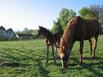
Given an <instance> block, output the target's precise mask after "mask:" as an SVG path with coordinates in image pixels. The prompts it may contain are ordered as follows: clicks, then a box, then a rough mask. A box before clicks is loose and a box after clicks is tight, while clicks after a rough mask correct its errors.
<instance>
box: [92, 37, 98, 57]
mask: <svg viewBox="0 0 103 77" xmlns="http://www.w3.org/2000/svg"><path fill="white" fill-rule="evenodd" d="M91 41H92V51H93V56H92V58H94V57H95V50H96V47H97V39H96V38H95V37H92V38H91Z"/></svg>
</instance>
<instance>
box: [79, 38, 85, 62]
mask: <svg viewBox="0 0 103 77" xmlns="http://www.w3.org/2000/svg"><path fill="white" fill-rule="evenodd" d="M83 44H84V41H83V40H81V41H80V49H79V52H80V64H82V63H83Z"/></svg>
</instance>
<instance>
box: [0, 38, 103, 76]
mask: <svg viewBox="0 0 103 77" xmlns="http://www.w3.org/2000/svg"><path fill="white" fill-rule="evenodd" d="M102 45H103V36H99V39H98V46H97V50H96V59H95V60H91V58H90V47H89V43H88V41H86V42H85V45H84V53H83V56H84V60H83V65H82V66H80V67H78V64H79V57H80V54H79V51H78V50H79V42H76V43H75V45H74V47H73V50H72V53H71V57H70V60H69V61H68V64H69V66H68V69H66V70H64V71H62V70H61V63H60V60H58V61H57V64H56V65H54V64H53V60H52V54H51V49H50V60H49V63H48V65H47V66H45V62H46V58H45V57H46V52H45V50H46V49H45V41H44V40H30V41H7V42H0V77H103V46H102Z"/></svg>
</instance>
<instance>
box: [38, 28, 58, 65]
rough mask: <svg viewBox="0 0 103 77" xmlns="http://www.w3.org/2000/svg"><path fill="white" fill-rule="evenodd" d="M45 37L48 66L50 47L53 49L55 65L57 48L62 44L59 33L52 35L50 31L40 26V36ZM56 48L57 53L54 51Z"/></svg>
mask: <svg viewBox="0 0 103 77" xmlns="http://www.w3.org/2000/svg"><path fill="white" fill-rule="evenodd" d="M40 35H43V36H44V37H45V39H46V55H47V56H46V64H47V63H48V60H49V59H48V57H49V46H51V47H52V54H53V58H54V63H56V54H57V48H58V47H59V43H60V36H59V33H52V32H50V31H49V30H48V29H46V28H44V27H42V26H39V30H38V36H40ZM54 47H56V51H54Z"/></svg>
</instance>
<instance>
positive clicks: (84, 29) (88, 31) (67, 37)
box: [58, 16, 100, 68]
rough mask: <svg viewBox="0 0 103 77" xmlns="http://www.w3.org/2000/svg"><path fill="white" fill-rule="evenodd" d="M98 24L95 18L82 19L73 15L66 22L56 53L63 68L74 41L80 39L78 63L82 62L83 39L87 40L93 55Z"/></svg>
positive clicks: (65, 65) (93, 55) (65, 66)
mask: <svg viewBox="0 0 103 77" xmlns="http://www.w3.org/2000/svg"><path fill="white" fill-rule="evenodd" d="M99 28H100V24H99V22H98V20H97V19H91V20H87V19H83V18H81V17H80V16H75V17H73V18H72V19H71V20H70V22H69V23H68V24H67V26H66V28H65V30H64V33H63V36H62V39H61V40H60V48H59V51H58V55H59V57H60V58H61V63H62V67H63V68H67V67H68V66H67V61H68V59H69V57H70V53H71V49H72V47H73V44H74V42H75V41H80V48H79V51H80V63H81V64H82V62H83V60H82V59H83V56H82V54H83V44H84V40H89V42H90V49H91V55H92V57H93V58H94V57H95V50H96V47H97V39H98V34H99Z"/></svg>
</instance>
